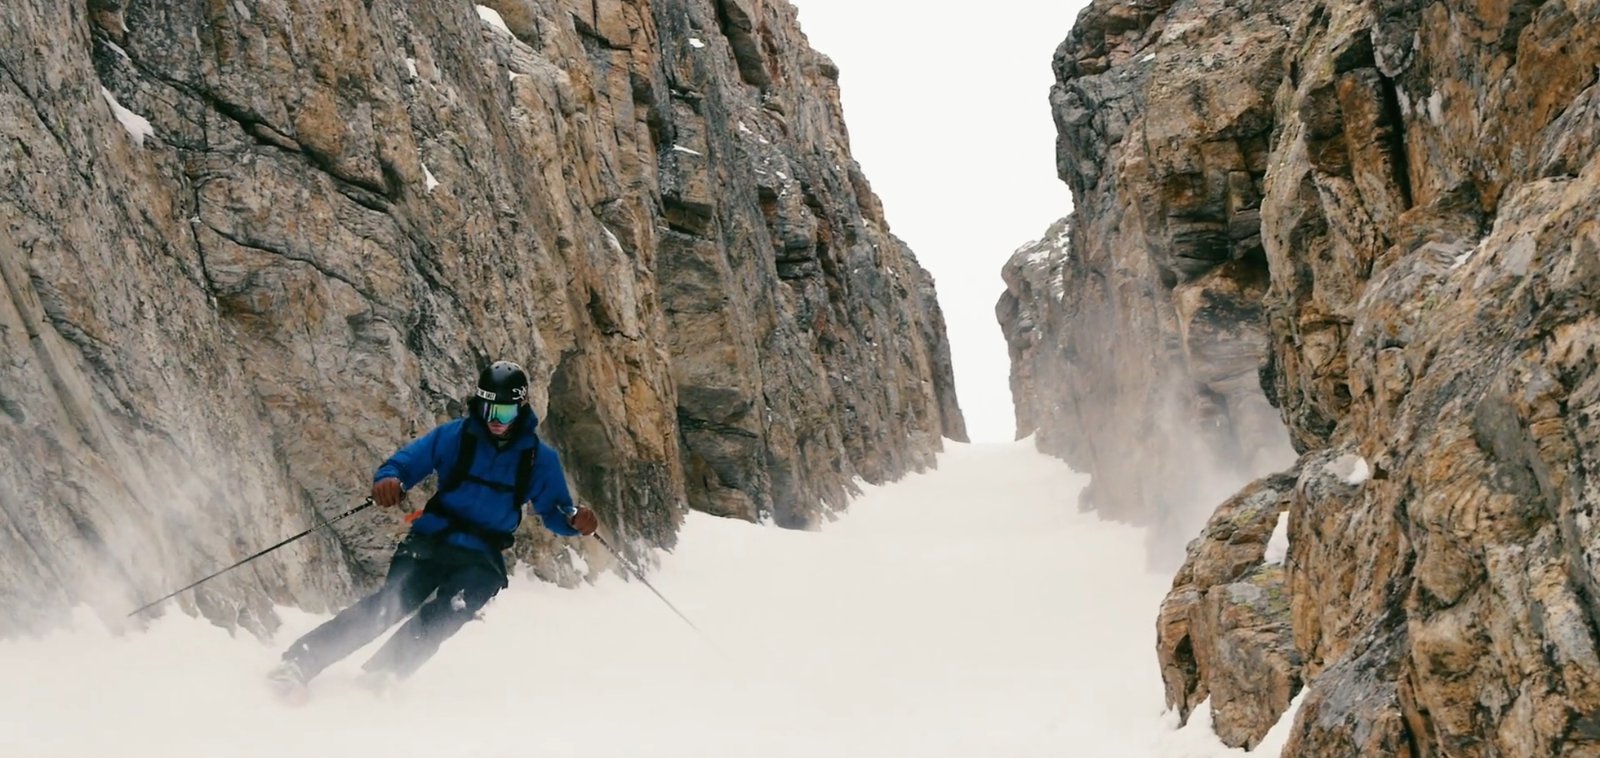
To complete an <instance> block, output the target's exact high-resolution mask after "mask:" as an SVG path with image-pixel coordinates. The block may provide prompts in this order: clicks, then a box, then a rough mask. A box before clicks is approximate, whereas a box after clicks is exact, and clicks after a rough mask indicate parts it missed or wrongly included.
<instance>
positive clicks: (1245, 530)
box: [1156, 472, 1302, 748]
mask: <svg viewBox="0 0 1600 758" xmlns="http://www.w3.org/2000/svg"><path fill="white" fill-rule="evenodd" d="M1294 491H1295V475H1294V474H1293V473H1292V472H1291V473H1289V474H1276V475H1273V476H1270V477H1266V478H1264V479H1261V480H1259V481H1256V482H1254V483H1252V484H1251V485H1250V486H1248V487H1246V488H1244V489H1243V490H1241V491H1240V492H1239V494H1237V495H1235V496H1233V497H1232V498H1229V499H1228V501H1227V502H1225V503H1223V504H1222V505H1221V506H1220V507H1219V508H1217V511H1216V513H1214V514H1212V516H1211V520H1210V521H1209V522H1208V523H1207V524H1206V528H1205V529H1204V530H1203V531H1202V532H1201V533H1200V536H1199V537H1197V538H1196V539H1195V540H1194V541H1192V542H1190V543H1189V550H1188V559H1187V560H1186V561H1185V562H1184V565H1183V567H1182V568H1181V569H1179V570H1178V573H1177V574H1176V575H1175V576H1174V577H1173V580H1172V590H1171V592H1169V593H1168V595H1167V599H1166V600H1165V601H1164V602H1163V603H1162V604H1161V613H1160V616H1159V619H1158V621H1157V623H1156V632H1157V634H1156V650H1157V654H1158V657H1159V659H1160V661H1161V679H1162V683H1163V684H1164V685H1165V688H1166V696H1167V705H1168V706H1169V707H1173V708H1176V709H1177V710H1178V713H1179V716H1180V717H1181V718H1182V719H1183V720H1185V721H1187V720H1188V717H1189V713H1190V711H1192V710H1193V709H1194V708H1195V706H1198V705H1199V704H1200V703H1202V702H1204V701H1205V700H1206V699H1207V698H1210V699H1211V700H1212V701H1213V708H1212V725H1213V728H1214V729H1215V730H1216V733H1217V736H1218V737H1220V738H1221V739H1222V741H1223V742H1224V743H1225V744H1228V745H1231V746H1233V747H1246V748H1253V747H1255V745H1256V744H1257V743H1259V742H1260V741H1261V738H1262V737H1264V736H1266V732H1267V729H1268V728H1270V727H1271V726H1272V724H1273V723H1274V722H1276V721H1277V717H1278V715H1279V714H1281V713H1283V711H1284V709H1285V708H1287V707H1288V705H1289V701H1290V700H1292V699H1293V698H1294V696H1295V694H1296V693H1297V692H1298V691H1299V689H1300V685H1301V682H1302V667H1301V665H1300V663H1301V661H1300V657H1299V655H1298V653H1297V652H1296V650H1295V648H1294V642H1293V637H1292V635H1291V625H1290V623H1289V594H1288V586H1287V582H1286V581H1285V576H1284V571H1283V567H1282V565H1281V563H1279V562H1268V561H1267V560H1265V559H1266V552H1267V544H1268V541H1269V539H1270V538H1271V536H1272V534H1273V530H1274V528H1276V527H1277V525H1278V520H1279V518H1280V515H1281V514H1283V513H1284V512H1285V511H1287V510H1288V509H1289V503H1290V500H1291V498H1292V496H1293V493H1294Z"/></svg>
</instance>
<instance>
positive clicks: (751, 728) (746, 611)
mask: <svg viewBox="0 0 1600 758" xmlns="http://www.w3.org/2000/svg"><path fill="white" fill-rule="evenodd" d="M946 444H947V446H948V450H947V452H946V453H944V454H943V455H942V456H941V458H940V467H939V469H938V470H937V471H932V472H929V473H927V474H921V475H914V476H910V477H907V478H906V479H904V480H902V481H900V482H897V483H894V484H891V485H887V486H884V487H876V488H874V487H867V488H866V490H867V491H866V493H865V494H864V496H863V497H861V498H859V499H858V500H856V501H855V502H854V503H853V504H852V506H851V508H850V510H849V512H848V513H847V514H845V515H844V516H843V517H841V518H840V519H839V520H838V521H835V522H833V523H831V524H829V525H827V526H826V527H825V528H823V529H822V530H821V531H819V532H794V531H786V530H782V529H777V528H774V527H770V526H757V525H752V524H748V523H744V522H737V521H728V520H722V519H716V518H713V517H710V516H704V515H700V514H695V515H692V516H691V517H690V519H689V521H688V523H687V525H686V527H685V529H684V532H683V536H682V540H681V542H680V544H679V546H678V547H677V548H676V549H675V551H674V552H673V554H670V555H663V556H662V557H661V558H662V562H661V567H660V570H659V571H658V572H657V573H655V574H653V575H652V576H651V582H652V584H654V585H655V586H656V587H657V588H658V589H659V590H660V591H661V592H662V593H664V594H665V595H666V597H667V598H668V599H670V600H671V601H672V602H673V603H674V604H675V605H676V606H677V607H678V608H679V609H680V610H682V611H683V612H684V613H685V614H686V615H687V616H688V618H690V619H691V620H693V621H694V623H695V625H696V626H698V627H699V628H700V629H701V630H703V632H704V633H703V634H701V633H697V632H695V631H694V630H693V629H691V628H690V627H689V626H688V625H687V624H685V623H684V622H683V621H682V620H680V619H679V618H678V617H677V616H675V615H674V614H673V613H672V612H671V611H670V610H669V609H668V608H667V607H666V606H665V605H664V604H663V603H662V602H661V601H660V600H658V599H657V598H656V597H655V596H654V595H653V594H651V593H650V591H649V590H648V589H647V588H645V587H644V586H642V585H640V584H639V583H637V582H628V581H624V580H623V579H622V578H620V577H616V576H607V577H605V578H603V579H602V580H600V581H599V582H597V583H596V584H594V585H593V586H587V587H584V588H582V589H579V590H564V589H560V588H558V587H555V586H552V585H548V584H544V583H541V582H538V581H536V580H531V579H526V578H516V579H513V581H512V585H511V587H510V588H509V589H508V590H506V591H505V592H504V593H502V594H501V595H500V596H499V597H498V598H497V599H496V600H495V601H494V602H493V603H492V604H491V605H490V606H489V608H488V609H487V611H486V620H485V621H484V622H481V623H480V622H474V623H472V624H469V625H468V626H467V627H466V628H465V629H464V630H463V631H462V632H461V633H460V634H459V635H457V636H456V637H455V638H454V639H452V640H450V641H449V642H448V643H446V645H445V647H444V648H443V649H442V650H441V651H440V653H439V655H438V656H437V657H436V658H435V659H434V660H433V661H432V662H431V663H430V664H429V665H428V666H427V667H425V668H424V669H422V671H420V672H419V673H418V674H417V675H416V676H415V677H414V678H413V679H411V680H410V681H409V682H407V683H406V684H405V685H404V686H403V687H401V688H400V689H398V690H396V691H393V692H390V693H388V694H387V695H384V696H375V695H373V694H371V693H368V692H366V691H364V690H362V689H360V688H358V687H357V686H355V684H354V679H355V675H356V673H357V672H358V670H359V668H358V667H359V664H360V661H361V660H363V659H364V658H363V656H364V654H365V653H367V652H370V651H371V650H372V649H375V647H376V646H373V647H371V648H368V650H367V651H363V652H362V653H358V654H357V655H356V656H353V657H352V658H351V659H349V660H347V661H345V662H343V663H341V664H339V665H338V666H335V667H334V668H332V669H330V670H329V671H328V672H327V673H325V674H324V675H323V677H322V678H320V679H318V680H317V681H316V682H315V683H314V685H313V693H314V698H313V702H312V703H311V704H310V705H308V706H306V707H303V708H290V707H286V706H283V705H281V704H278V703H276V702H275V701H273V700H272V699H271V698H270V697H269V696H268V695H267V693H266V691H265V690H264V688H263V687H262V686H261V684H260V675H261V674H262V672H264V671H265V670H266V669H267V668H268V667H269V666H270V665H271V664H272V663H273V662H274V661H275V660H276V657H277V654H278V652H279V650H280V649H281V648H282V647H283V646H286V645H287V644H288V643H289V642H290V641H292V640H293V638H294V636H296V635H298V634H299V633H301V632H304V631H305V630H307V629H310V628H311V627H312V626H314V625H315V624H316V623H318V622H320V621H321V620H322V618H321V617H317V616H311V615H308V614H304V613H299V612H295V611H286V612H285V613H286V616H287V618H288V623H287V624H286V627H285V629H284V630H283V632H282V634H281V635H280V637H279V639H278V640H276V641H275V642H274V644H273V645H271V646H267V645H263V644H261V643H260V642H258V641H256V640H254V639H252V638H250V637H248V636H239V637H233V636H230V635H229V634H228V633H227V632H225V631H223V630H221V629H218V628H216V627H213V626H211V625H209V624H207V623H205V622H202V621H197V620H194V619H190V618H187V617H183V616H182V615H181V614H176V613H168V615H167V616H166V617H165V618H163V619H161V620H159V621H157V622H155V623H154V624H153V626H152V628H151V629H150V630H149V631H148V632H146V633H140V634H130V635H122V636H114V635H112V634H110V633H108V632H107V631H106V630H105V629H104V628H103V627H102V626H101V625H100V624H99V623H98V622H96V621H95V620H93V618H92V617H91V616H89V614H87V613H85V614H83V616H82V618H81V619H80V621H79V623H78V624H77V626H76V628H75V629H72V630H69V631H63V632H59V633H56V634H54V635H52V636H49V637H46V638H43V639H33V640H19V641H10V642H4V643H0V755H4V756H11V757H13V758H35V757H37V758H55V757H58V756H73V757H79V756H100V755H110V756H116V757H117V758H142V757H145V756H149V757H157V756H159V757H160V758H182V757H186V756H196V757H199V756H205V757H208V758H209V757H210V756H223V755H226V756H271V757H272V758H317V757H321V756H336V757H338V758H356V757H357V756H369V755H370V756H383V757H384V758H405V757H407V756H428V757H429V758H440V757H442V756H450V757H454V756H463V757H465V756H482V757H484V758H487V757H490V756H508V757H510V756H515V757H517V758H527V757H531V756H538V757H540V758H556V757H558V756H582V757H583V758H601V757H602V756H618V757H622V756H628V757H630V758H637V757H641V756H662V757H668V756H693V757H694V758H707V757H708V756H710V757H718V756H729V757H740V756H752V757H754V756H760V758H778V757H779V756H796V757H799V756H805V757H806V758H815V757H816V756H821V755H826V756H830V757H831V758H848V757H850V756H872V757H873V758H881V757H882V756H927V757H930V758H933V757H937V756H961V757H962V758H972V757H973V756H997V757H1011V756H1016V757H1019V758H1020V757H1023V756H1193V757H1195V758H1200V757H1206V756H1224V755H1244V753H1243V752H1242V751H1231V750H1226V749H1224V748H1222V747H1221V746H1220V745H1219V744H1218V743H1217V742H1216V741H1215V738H1213V737H1211V736H1210V734H1209V733H1208V732H1206V731H1205V729H1204V725H1205V722H1206V719H1207V716H1206V714H1205V712H1204V711H1202V712H1200V713H1198V714H1197V717H1196V718H1195V719H1194V720H1193V722H1192V723H1191V726H1190V727H1189V728H1186V729H1183V730H1174V728H1173V727H1174V725H1175V723H1176V718H1175V717H1174V716H1173V715H1171V714H1168V713H1166V712H1165V709H1164V706H1163V703H1162V695H1161V681H1160V676H1159V674H1158V672H1157V669H1156V660H1155V653H1154V643H1155V632H1154V628H1155V615H1156V608H1157V606H1158V604H1159V603H1160V601H1161V598H1162V596H1163V595H1164V593H1165V591H1166V589H1167V586H1168V584H1169V578H1168V577H1163V576H1157V575H1154V574H1151V573H1148V572H1147V571H1146V570H1145V569H1144V568H1143V566H1144V556H1143V549H1144V548H1143V544H1144V536H1143V533H1142V531H1141V530H1139V529H1135V528H1132V527H1128V526H1124V525H1117V524H1110V523H1105V522H1101V521H1099V520H1098V519H1096V518H1094V517H1093V516H1091V515H1084V514H1079V513H1077V512H1076V510H1075V508H1074V507H1073V503H1074V502H1075V499H1076V493H1077V490H1078V489H1079V488H1080V487H1081V486H1082V485H1083V484H1084V483H1085V481H1086V478H1085V477H1082V476H1080V475H1078V474H1076V473H1073V472H1072V471H1071V470H1069V469H1068V468H1066V467H1065V466H1064V465H1062V464H1061V463H1060V462H1058V461H1055V460H1052V459H1049V458H1046V457H1044V456H1041V455H1039V454H1037V453H1036V452H1034V451H1033V449H1032V445H1031V443H1029V442H1028V441H1023V442H1019V443H1014V444H985V445H962V444H958V443H950V442H947V443H946ZM268 536H269V535H264V537H268ZM269 541H270V540H269ZM1283 726H1284V725H1280V731H1281V729H1282V727H1283ZM1281 739H1282V735H1281V734H1275V735H1272V736H1270V737H1269V740H1268V745H1267V746H1264V747H1263V748H1261V749H1258V750H1257V751H1255V753H1252V754H1251V755H1276V754H1277V751H1278V746H1279V745H1281Z"/></svg>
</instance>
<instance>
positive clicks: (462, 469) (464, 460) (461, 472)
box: [435, 419, 478, 496]
mask: <svg viewBox="0 0 1600 758" xmlns="http://www.w3.org/2000/svg"><path fill="white" fill-rule="evenodd" d="M460 440H461V449H460V450H458V451H457V452H456V465H455V466H453V467H451V468H450V475H449V476H448V477H445V476H440V477H439V488H438V490H437V491H436V492H435V496H437V495H442V494H444V493H446V492H449V491H451V490H453V489H455V488H457V487H460V486H461V483H462V482H464V481H466V480H467V472H469V471H471V470H472V459H473V457H474V456H476V455H477V453H478V435H476V434H473V433H472V421H471V420H470V419H468V420H465V421H463V422H462V423H461V434H460Z"/></svg>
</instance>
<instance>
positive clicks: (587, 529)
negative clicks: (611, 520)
mask: <svg viewBox="0 0 1600 758" xmlns="http://www.w3.org/2000/svg"><path fill="white" fill-rule="evenodd" d="M567 526H570V527H572V528H573V529H576V530H578V533H579V534H581V535H583V536H585V537H587V536H589V535H591V534H594V530H596V529H599V528H600V517H599V516H596V515H594V511H591V510H589V509H588V508H585V507H583V506H581V505H580V506H578V510H576V511H574V512H573V514H572V515H571V516H568V517H567Z"/></svg>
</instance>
